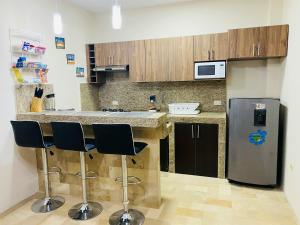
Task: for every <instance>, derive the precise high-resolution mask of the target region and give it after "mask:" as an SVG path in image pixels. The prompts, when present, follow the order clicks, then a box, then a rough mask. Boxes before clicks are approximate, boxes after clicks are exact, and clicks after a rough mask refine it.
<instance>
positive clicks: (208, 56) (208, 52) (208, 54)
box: [207, 51, 210, 60]
mask: <svg viewBox="0 0 300 225" xmlns="http://www.w3.org/2000/svg"><path fill="white" fill-rule="evenodd" d="M207 52H208V60H210V51H207Z"/></svg>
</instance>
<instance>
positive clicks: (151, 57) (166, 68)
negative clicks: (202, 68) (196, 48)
mask: <svg viewBox="0 0 300 225" xmlns="http://www.w3.org/2000/svg"><path fill="white" fill-rule="evenodd" d="M193 65H194V64H193V37H180V38H163V39H152V40H146V76H145V79H144V81H146V82H153V81H188V80H193V71H194V70H193Z"/></svg>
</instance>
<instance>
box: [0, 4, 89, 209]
mask: <svg viewBox="0 0 300 225" xmlns="http://www.w3.org/2000/svg"><path fill="white" fill-rule="evenodd" d="M26 5H27V7H26V9H25V7H24V3H22V4H20V1H19V0H1V3H0V8H1V14H0V30H1V35H0V43H1V52H0V74H1V82H0V103H1V110H0V137H1V138H0V180H1V182H0V183H1V184H0V213H1V212H3V211H4V210H6V209H8V208H10V207H12V206H13V205H15V204H17V203H18V202H20V201H21V200H23V199H25V198H27V197H29V196H30V195H32V194H34V193H35V192H36V191H37V190H38V184H37V172H36V162H35V153H34V151H31V150H28V151H24V150H23V151H19V150H18V149H17V148H15V145H14V139H13V134H12V130H11V127H10V124H9V121H10V120H11V119H14V118H15V95H14V94H15V93H14V81H13V78H12V75H11V73H10V70H9V69H10V65H11V61H10V60H11V55H10V50H9V49H10V43H9V28H17V29H25V30H29V31H32V32H37V33H41V34H42V35H44V36H45V45H46V47H47V53H46V55H45V56H44V58H43V60H44V62H45V63H47V64H48V65H49V67H50V72H49V82H51V83H53V84H54V88H55V93H56V94H57V98H56V99H57V105H58V107H59V108H69V107H73V108H77V109H80V90H79V82H82V81H85V79H78V78H76V77H75V66H70V65H67V64H66V56H65V54H66V53H75V54H76V61H77V62H78V65H80V66H85V64H86V63H85V46H84V44H85V43H87V42H88V38H89V35H90V33H91V27H92V26H91V24H92V22H93V15H91V14H90V13H88V12H86V11H84V10H82V9H80V8H78V7H75V6H73V5H69V4H67V3H63V5H62V7H61V12H62V16H63V22H64V28H65V29H64V34H63V36H64V37H65V38H66V46H67V49H66V51H64V50H56V49H55V44H54V34H53V32H52V13H53V11H54V9H55V1H53V0H43V1H40V0H28V1H26Z"/></svg>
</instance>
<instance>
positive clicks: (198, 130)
mask: <svg viewBox="0 0 300 225" xmlns="http://www.w3.org/2000/svg"><path fill="white" fill-rule="evenodd" d="M197 138H198V139H199V138H200V129H199V125H198V128H197Z"/></svg>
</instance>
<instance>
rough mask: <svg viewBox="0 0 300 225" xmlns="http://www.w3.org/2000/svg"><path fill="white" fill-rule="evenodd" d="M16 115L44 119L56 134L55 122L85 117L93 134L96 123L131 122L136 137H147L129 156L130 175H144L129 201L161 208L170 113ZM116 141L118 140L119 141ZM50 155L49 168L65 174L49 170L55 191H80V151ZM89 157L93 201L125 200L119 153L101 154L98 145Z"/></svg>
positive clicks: (49, 132) (47, 129)
mask: <svg viewBox="0 0 300 225" xmlns="http://www.w3.org/2000/svg"><path fill="white" fill-rule="evenodd" d="M17 119H18V120H36V121H39V122H40V123H41V126H42V129H43V132H44V134H45V135H52V130H51V126H50V122H51V121H75V122H81V123H82V125H83V129H84V133H85V136H86V137H93V132H92V127H91V124H93V123H127V124H130V125H131V126H132V127H133V129H132V130H133V138H134V141H139V142H145V143H147V144H148V145H147V147H146V148H145V150H144V151H142V152H141V153H140V154H138V155H137V156H129V157H128V160H127V162H128V174H129V176H136V177H138V178H140V179H141V181H142V182H141V183H140V184H136V185H129V187H128V188H129V190H128V191H129V200H130V203H131V204H133V205H139V206H146V207H152V208H159V207H160V205H161V189H160V140H161V139H164V138H165V137H166V136H168V135H169V133H170V131H171V126H170V123H169V124H168V123H167V119H168V118H167V114H166V113H150V112H84V111H83V112H76V111H55V112H42V113H20V114H17ZM116 141H118V140H116ZM51 151H52V152H53V153H54V154H49V155H48V162H49V168H52V167H56V166H57V167H59V168H60V169H61V173H60V174H59V173H51V174H50V183H51V190H52V193H53V194H54V195H59V194H65V195H74V196H81V186H80V178H79V177H78V176H77V175H76V174H77V173H78V172H79V171H80V160H79V153H78V152H75V151H63V150H60V149H56V148H52V149H51ZM36 155H37V167H38V169H39V170H42V157H41V151H40V150H39V149H37V151H36ZM89 155H90V157H88V156H87V157H86V167H87V171H93V172H95V173H96V174H98V176H97V177H95V178H93V179H88V182H87V186H88V195H89V199H90V200H91V201H103V200H105V201H113V202H118V203H121V202H122V190H121V185H120V184H119V183H116V182H115V179H116V177H119V176H121V156H118V155H105V154H100V153H98V152H97V151H96V150H93V151H91V152H89ZM43 182H44V181H43V176H42V174H41V173H39V184H40V190H41V191H43Z"/></svg>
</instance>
